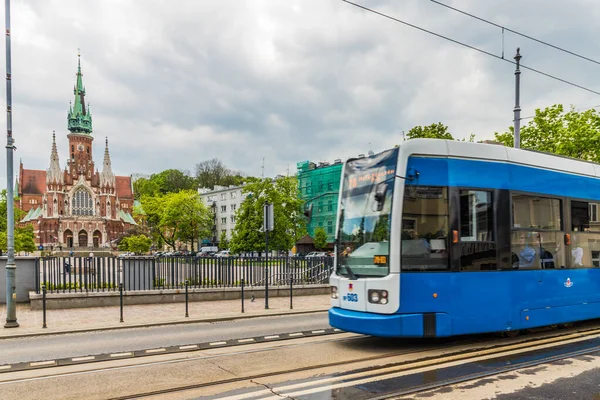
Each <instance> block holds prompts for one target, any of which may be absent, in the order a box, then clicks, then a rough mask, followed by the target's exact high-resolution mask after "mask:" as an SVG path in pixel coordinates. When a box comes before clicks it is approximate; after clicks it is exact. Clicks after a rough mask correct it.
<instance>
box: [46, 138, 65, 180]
mask: <svg viewBox="0 0 600 400" xmlns="http://www.w3.org/2000/svg"><path fill="white" fill-rule="evenodd" d="M63 182H64V180H63V173H62V171H61V170H60V163H59V161H58V150H57V149H56V133H55V132H54V131H52V151H51V153H50V168H48V171H47V173H46V183H47V184H58V185H62V184H63Z"/></svg>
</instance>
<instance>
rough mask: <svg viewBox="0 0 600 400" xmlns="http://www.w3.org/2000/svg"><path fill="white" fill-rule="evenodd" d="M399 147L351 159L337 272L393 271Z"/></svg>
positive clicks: (342, 202) (350, 274) (342, 204)
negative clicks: (392, 233)
mask: <svg viewBox="0 0 600 400" xmlns="http://www.w3.org/2000/svg"><path fill="white" fill-rule="evenodd" d="M397 160H398V149H397V148H395V149H392V150H388V151H385V152H382V153H379V154H376V155H374V156H370V157H364V158H359V159H355V160H350V161H348V162H347V163H346V167H345V169H344V181H343V183H342V196H341V200H340V208H339V213H338V218H339V225H338V227H339V230H338V232H337V237H336V240H337V251H338V257H337V260H338V263H337V268H336V270H337V274H338V275H342V276H348V277H350V278H352V279H356V278H360V277H367V276H386V275H387V274H389V255H390V226H391V210H392V198H393V196H392V195H393V190H394V176H395V174H396V163H397Z"/></svg>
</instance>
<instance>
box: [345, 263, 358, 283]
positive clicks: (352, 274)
mask: <svg viewBox="0 0 600 400" xmlns="http://www.w3.org/2000/svg"><path fill="white" fill-rule="evenodd" d="M342 265H343V266H344V267H345V268H346V271H347V272H348V276H349V277H350V279H352V280H353V281H355V280H357V279H358V277H357V276H356V274H355V273H354V271H352V268H350V266H349V265H348V264H342Z"/></svg>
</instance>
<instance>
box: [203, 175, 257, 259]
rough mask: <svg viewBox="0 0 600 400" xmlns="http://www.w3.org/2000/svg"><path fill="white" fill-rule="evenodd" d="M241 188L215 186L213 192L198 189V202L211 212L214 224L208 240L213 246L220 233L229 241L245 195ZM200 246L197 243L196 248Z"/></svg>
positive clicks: (219, 238)
mask: <svg viewBox="0 0 600 400" xmlns="http://www.w3.org/2000/svg"><path fill="white" fill-rule="evenodd" d="M242 186H243V185H242ZM242 186H233V185H230V186H227V187H226V186H215V188H214V189H213V190H210V189H207V188H199V189H198V194H199V195H200V200H201V201H202V202H203V203H204V204H205V205H206V206H207V207H209V208H210V209H211V210H212V211H213V216H214V224H213V232H212V238H210V240H212V243H213V244H216V245H218V242H219V240H221V234H222V232H225V234H226V235H227V240H231V234H232V232H233V229H234V228H235V222H236V221H235V214H236V212H237V210H238V209H239V208H240V205H241V204H242V202H243V201H244V199H245V198H246V195H245V194H242ZM202 245H203V244H202V242H201V243H199V247H198V248H200V247H201V246H202ZM204 245H206V244H204Z"/></svg>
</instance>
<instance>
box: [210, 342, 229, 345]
mask: <svg viewBox="0 0 600 400" xmlns="http://www.w3.org/2000/svg"><path fill="white" fill-rule="evenodd" d="M224 344H227V342H212V343H209V344H208V345H209V346H222V345H224Z"/></svg>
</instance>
